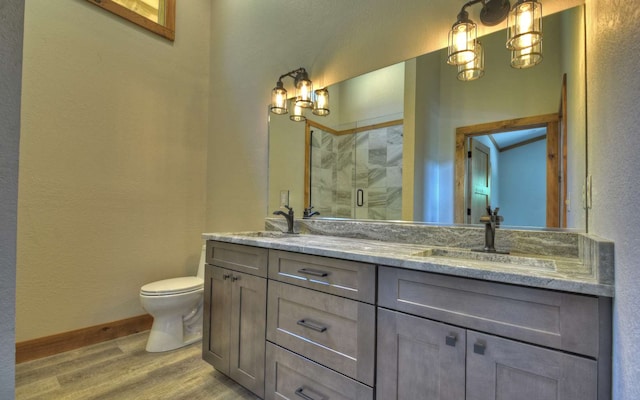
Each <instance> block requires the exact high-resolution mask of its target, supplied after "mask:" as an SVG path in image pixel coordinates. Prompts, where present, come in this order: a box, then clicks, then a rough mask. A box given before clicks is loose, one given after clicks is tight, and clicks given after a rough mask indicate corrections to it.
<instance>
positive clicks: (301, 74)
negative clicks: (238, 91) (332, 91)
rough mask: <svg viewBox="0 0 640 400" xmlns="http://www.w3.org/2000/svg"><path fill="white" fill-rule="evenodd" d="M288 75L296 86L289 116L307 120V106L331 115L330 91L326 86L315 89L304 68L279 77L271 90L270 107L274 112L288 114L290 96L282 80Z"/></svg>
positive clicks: (317, 112)
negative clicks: (305, 112) (305, 114)
mask: <svg viewBox="0 0 640 400" xmlns="http://www.w3.org/2000/svg"><path fill="white" fill-rule="evenodd" d="M286 77H290V78H293V81H294V85H295V88H296V94H295V97H293V99H292V100H291V103H292V104H291V107H292V109H293V111H292V113H291V115H290V116H289V118H290V119H291V120H292V121H297V122H298V121H305V120H306V119H307V118H306V117H305V116H304V114H303V112H304V109H305V108H313V111H312V112H313V113H314V114H315V115H319V116H326V115H329V91H328V90H327V89H326V88H323V89H318V90H316V91H315V92H314V91H313V83H312V82H311V80H310V79H309V74H308V73H307V71H306V70H305V69H304V68H302V67H301V68H298V69H294V70H293V71H289V72H287V73H286V74H283V75H281V76H280V78H278V82H276V87H275V88H273V90H272V91H271V106H270V107H269V109H270V110H271V112H272V113H274V114H279V115H282V114H287V113H288V112H289V110H288V104H287V103H288V101H289V99H288V97H287V90H286V89H285V88H284V84H283V82H282V80H283V79H284V78H286Z"/></svg>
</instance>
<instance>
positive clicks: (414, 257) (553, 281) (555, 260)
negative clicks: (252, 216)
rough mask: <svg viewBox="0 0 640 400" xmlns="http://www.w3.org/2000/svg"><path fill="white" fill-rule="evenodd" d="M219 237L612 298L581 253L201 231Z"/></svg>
mask: <svg viewBox="0 0 640 400" xmlns="http://www.w3.org/2000/svg"><path fill="white" fill-rule="evenodd" d="M202 237H203V238H204V239H206V240H217V241H221V242H227V243H236V244H243V245H249V246H257V247H264V248H269V249H276V250H284V251H292V252H297V253H305V254H312V255H318V256H324V257H333V258H341V259H345V260H352V261H360V262H365V263H370V264H376V265H384V266H390V267H399V268H406V269H412V270H418V271H427V272H434V273H440V274H447V275H454V276H460V277H466V278H474V279H481V280H487V281H494V282H502V283H509V284H515V285H522V286H529V287H537V288H544V289H553V290H561V291H567V292H573V293H581V294H588V295H596V296H606V297H613V294H614V286H613V283H612V282H607V281H606V280H605V279H599V278H598V275H599V274H598V273H597V268H594V266H593V265H589V263H588V262H585V261H584V260H583V259H581V258H580V257H577V256H576V257H560V256H549V255H531V254H522V253H511V254H510V255H508V256H501V255H496V254H487V253H475V252H470V251H469V250H468V249H461V248H454V247H443V246H430V245H427V244H424V245H423V244H409V243H395V242H386V241H385V242H383V241H380V240H369V239H359V238H348V237H340V236H331V235H315V234H292V235H291V234H283V233H281V232H274V231H256V232H229V233H204V234H203V235H202Z"/></svg>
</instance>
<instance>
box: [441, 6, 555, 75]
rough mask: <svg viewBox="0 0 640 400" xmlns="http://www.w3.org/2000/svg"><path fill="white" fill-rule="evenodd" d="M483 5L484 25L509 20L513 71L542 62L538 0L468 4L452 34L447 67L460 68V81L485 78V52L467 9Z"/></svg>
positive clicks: (481, 17)
mask: <svg viewBox="0 0 640 400" xmlns="http://www.w3.org/2000/svg"><path fill="white" fill-rule="evenodd" d="M478 3H481V4H482V10H480V21H481V22H482V24H483V25H487V26H493V25H497V24H499V23H501V22H503V21H504V20H505V19H507V17H509V22H508V27H507V35H508V40H507V48H508V49H509V50H510V51H511V66H512V67H513V68H519V69H522V68H529V67H532V66H534V65H536V64H538V63H540V62H541V61H542V5H541V4H540V2H539V1H537V0H517V2H516V4H515V5H514V6H513V8H511V4H510V2H509V0H471V1H468V2H467V3H465V4H464V5H463V6H462V9H461V10H460V13H459V14H458V19H457V21H456V22H455V23H454V24H453V26H452V27H451V30H450V31H449V40H448V57H447V64H450V65H455V66H457V67H458V75H457V78H458V79H459V80H461V81H471V80H474V79H478V78H480V77H482V76H483V75H484V50H483V48H482V45H481V44H480V42H479V41H478V39H477V25H476V24H475V23H474V22H473V21H471V19H469V13H468V12H467V10H466V8H467V7H469V6H472V5H474V4H478Z"/></svg>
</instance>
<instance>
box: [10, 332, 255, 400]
mask: <svg viewBox="0 0 640 400" xmlns="http://www.w3.org/2000/svg"><path fill="white" fill-rule="evenodd" d="M148 335H149V332H142V333H138V334H135V335H131V336H127V337H123V338H119V339H115V340H111V341H108V342H103V343H99V344H96V345H93V346H88V347H84V348H81V349H77V350H73V351H69V352H66V353H61V354H56V355H54V356H50V357H46V358H41V359H38V360H33V361H29V362H25V363H21V364H18V365H16V399H17V400H27V399H29V400H31V399H38V400H45V399H46V400H49V399H50V400H89V399H90V400H98V399H100V400H108V399H118V400H161V399H167V400H168V399H171V400H182V399H184V400H200V399H210V400H244V399H247V400H249V399H251V400H254V399H258V397H256V396H255V395H253V394H252V393H251V392H249V391H248V390H246V389H244V388H243V387H241V386H240V385H238V384H237V383H235V382H234V381H232V380H231V379H229V378H227V377H226V376H225V375H223V374H221V373H219V372H218V371H216V370H214V369H213V367H212V366H211V365H209V364H207V363H206V362H204V361H203V360H202V358H201V345H200V344H199V343H196V344H192V345H190V346H187V347H183V348H181V349H177V350H173V351H169V352H164V353H147V352H146V351H145V349H144V348H145V345H146V341H147V337H148Z"/></svg>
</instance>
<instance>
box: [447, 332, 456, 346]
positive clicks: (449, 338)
mask: <svg viewBox="0 0 640 400" xmlns="http://www.w3.org/2000/svg"><path fill="white" fill-rule="evenodd" d="M457 341H458V337H457V336H456V335H455V334H453V333H452V334H449V335H447V337H446V338H445V343H446V344H447V346H453V347H456V342H457Z"/></svg>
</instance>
